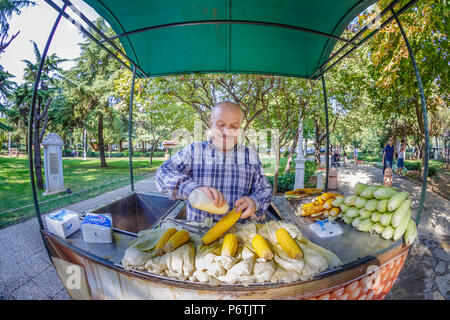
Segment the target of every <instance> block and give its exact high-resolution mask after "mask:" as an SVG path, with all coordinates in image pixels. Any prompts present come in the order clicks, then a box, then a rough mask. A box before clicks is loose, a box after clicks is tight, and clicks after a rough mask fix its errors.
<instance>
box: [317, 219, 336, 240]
mask: <svg viewBox="0 0 450 320" xmlns="http://www.w3.org/2000/svg"><path fill="white" fill-rule="evenodd" d="M309 228H310V229H311V230H312V231H314V233H315V234H317V235H318V236H319V237H320V238H330V237H335V236H338V235H340V234H341V233H342V228H341V226H340V225H339V224H337V223H335V222H330V221H329V220H328V219H326V220H323V221H322V220H317V221H315V222H314V223H311V224H310V225H309Z"/></svg>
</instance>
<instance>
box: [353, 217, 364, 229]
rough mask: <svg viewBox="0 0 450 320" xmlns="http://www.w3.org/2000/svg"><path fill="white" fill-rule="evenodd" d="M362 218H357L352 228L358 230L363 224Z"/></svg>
mask: <svg viewBox="0 0 450 320" xmlns="http://www.w3.org/2000/svg"><path fill="white" fill-rule="evenodd" d="M361 220H362V219H361V217H356V218H355V219H353V221H352V226H353V228H355V229H358V225H359V224H360V223H361Z"/></svg>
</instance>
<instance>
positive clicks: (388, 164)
mask: <svg viewBox="0 0 450 320" xmlns="http://www.w3.org/2000/svg"><path fill="white" fill-rule="evenodd" d="M394 152H395V148H394V139H393V138H392V137H391V138H389V141H388V144H387V145H386V147H384V149H383V175H384V171H385V170H386V168H391V169H392V163H393V162H394V158H395V155H394Z"/></svg>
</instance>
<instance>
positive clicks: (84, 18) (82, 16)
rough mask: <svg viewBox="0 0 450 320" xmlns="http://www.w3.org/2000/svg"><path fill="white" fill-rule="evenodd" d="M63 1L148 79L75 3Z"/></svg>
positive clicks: (67, 0)
mask: <svg viewBox="0 0 450 320" xmlns="http://www.w3.org/2000/svg"><path fill="white" fill-rule="evenodd" d="M62 1H63V2H64V3H65V4H67V5H68V6H69V7H70V8H71V9H72V11H73V12H75V13H76V14H77V15H78V16H79V17H80V18H81V19H82V20H83V21H84V22H86V23H87V25H88V26H89V27H91V28H92V29H93V30H95V32H97V33H98V34H99V35H100V36H101V37H102V38H103V39H104V40H105V41H106V42H108V43H109V44H110V45H111V46H112V47H113V48H114V49H115V50H116V51H117V52H118V53H120V54H121V55H122V56H123V57H124V58H125V59H127V60H128V62H129V63H130V64H132V65H134V66H135V67H136V68H137V69H138V70H139V71H140V72H141V73H142V74H143V75H145V76H146V77H148V75H147V74H146V73H145V72H144V70H142V69H141V68H140V67H139V66H138V65H137V64H136V63H135V62H134V61H133V60H131V58H129V57H128V56H127V55H126V54H125V53H124V52H122V50H121V49H120V48H119V47H117V46H116V44H115V43H114V42H113V41H112V40H110V39H109V38H108V37H107V36H106V35H105V34H104V33H103V32H102V31H101V30H100V29H99V28H97V26H96V25H95V24H94V23H92V21H91V20H89V18H87V17H86V16H85V15H84V14H82V13H81V11H80V10H78V9H77V8H76V7H75V6H74V5H73V3H71V2H70V1H69V0H62ZM100 43H102V41H100Z"/></svg>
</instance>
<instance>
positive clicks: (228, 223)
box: [202, 209, 241, 244]
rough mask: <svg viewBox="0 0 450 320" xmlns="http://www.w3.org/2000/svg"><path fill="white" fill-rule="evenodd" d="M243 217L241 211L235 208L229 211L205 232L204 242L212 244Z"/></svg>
mask: <svg viewBox="0 0 450 320" xmlns="http://www.w3.org/2000/svg"><path fill="white" fill-rule="evenodd" d="M240 217H241V212H240V211H235V210H234V209H233V210H231V211H230V212H228V213H227V214H226V215H224V216H223V217H222V219H220V220H219V221H217V223H216V224H215V225H214V226H213V227H212V228H211V229H209V230H208V232H206V233H205V235H204V236H203V238H202V241H203V243H204V244H210V243H211V242H213V241H216V240H217V239H219V238H220V237H221V236H222V235H223V234H224V233H225V232H227V231H228V230H230V228H231V227H232V226H233V225H234V224H235V223H236V222H237V221H238V220H239V218H240Z"/></svg>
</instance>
